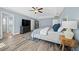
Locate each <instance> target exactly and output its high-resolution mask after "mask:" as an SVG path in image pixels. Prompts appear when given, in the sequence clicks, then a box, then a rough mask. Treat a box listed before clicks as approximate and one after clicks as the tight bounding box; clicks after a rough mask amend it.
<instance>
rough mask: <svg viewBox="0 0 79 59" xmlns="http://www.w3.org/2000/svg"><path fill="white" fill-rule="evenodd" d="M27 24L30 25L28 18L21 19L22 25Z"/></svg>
mask: <svg viewBox="0 0 79 59" xmlns="http://www.w3.org/2000/svg"><path fill="white" fill-rule="evenodd" d="M28 25H30V20H25V19H22V26H28Z"/></svg>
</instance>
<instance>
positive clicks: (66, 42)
mask: <svg viewBox="0 0 79 59" xmlns="http://www.w3.org/2000/svg"><path fill="white" fill-rule="evenodd" d="M60 42H61V46H62V51H63V50H64V46H68V47H71V48H75V47H76V46H77V41H76V40H74V39H68V38H65V36H64V35H60Z"/></svg>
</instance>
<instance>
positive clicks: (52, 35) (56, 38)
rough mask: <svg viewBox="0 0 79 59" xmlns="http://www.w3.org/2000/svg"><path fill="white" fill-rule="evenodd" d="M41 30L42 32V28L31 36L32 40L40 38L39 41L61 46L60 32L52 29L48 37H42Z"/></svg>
mask: <svg viewBox="0 0 79 59" xmlns="http://www.w3.org/2000/svg"><path fill="white" fill-rule="evenodd" d="M40 30H41V28H39V29H36V30H34V31H33V32H32V35H31V36H32V38H38V39H42V40H46V41H50V42H54V43H58V44H60V41H59V36H60V34H61V33H60V32H54V31H53V29H52V28H51V29H50V30H49V31H48V34H47V35H40Z"/></svg>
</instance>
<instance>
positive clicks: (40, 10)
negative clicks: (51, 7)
mask: <svg viewBox="0 0 79 59" xmlns="http://www.w3.org/2000/svg"><path fill="white" fill-rule="evenodd" d="M42 10H43V8H38V7H32V10H30V11H33V12H34V13H35V14H36V13H38V12H39V13H43V12H42Z"/></svg>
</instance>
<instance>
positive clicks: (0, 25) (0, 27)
mask: <svg viewBox="0 0 79 59" xmlns="http://www.w3.org/2000/svg"><path fill="white" fill-rule="evenodd" d="M2 36H3V35H2V15H1V13H0V39H2Z"/></svg>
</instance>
